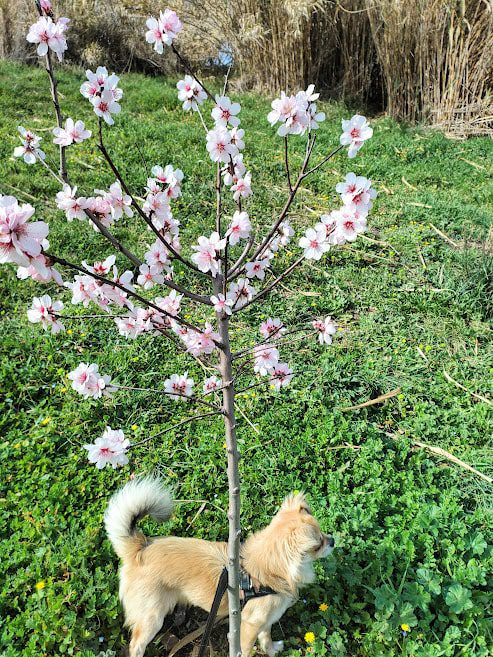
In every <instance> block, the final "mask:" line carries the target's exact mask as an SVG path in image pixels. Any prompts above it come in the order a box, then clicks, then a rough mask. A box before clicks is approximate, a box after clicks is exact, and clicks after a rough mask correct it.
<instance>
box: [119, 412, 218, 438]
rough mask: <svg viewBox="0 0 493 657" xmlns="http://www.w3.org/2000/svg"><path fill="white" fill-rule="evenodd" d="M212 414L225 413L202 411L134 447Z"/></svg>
mask: <svg viewBox="0 0 493 657" xmlns="http://www.w3.org/2000/svg"><path fill="white" fill-rule="evenodd" d="M211 415H224V412H223V411H222V410H220V411H211V412H210V413H201V414H199V415H193V416H192V417H187V418H185V419H184V420H182V421H181V422H177V423H176V424H173V425H172V426H171V427H167V428H166V429H163V430H162V431H158V433H155V434H153V435H152V436H148V437H147V438H144V440H139V441H138V442H137V443H134V444H133V445H132V447H137V446H138V445H143V444H144V443H147V442H149V441H150V440H153V439H154V438H158V437H159V436H162V435H163V434H165V433H168V431H173V429H178V427H181V426H182V425H184V424H187V423H188V422H193V421H194V420H200V419H202V418H203V417H209V416H211Z"/></svg>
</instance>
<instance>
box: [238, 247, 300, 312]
mask: <svg viewBox="0 0 493 657" xmlns="http://www.w3.org/2000/svg"><path fill="white" fill-rule="evenodd" d="M304 259H305V256H304V255H302V256H300V257H299V258H298V260H295V262H293V264H292V265H290V266H289V267H288V268H287V269H286V270H285V271H283V273H282V274H280V275H279V276H278V277H277V278H276V279H275V280H274V281H273V282H272V283H271V284H270V285H268V286H267V287H265V288H264V289H263V290H261V291H260V292H259V293H258V294H256V295H255V296H254V297H253V298H252V299H250V301H247V302H246V303H244V304H243V305H242V306H241V308H235V309H233V312H234V313H237V312H240V310H244V309H245V308H247V307H248V306H249V305H250V304H252V303H254V302H255V301H258V300H259V299H261V298H262V297H265V295H266V294H268V293H269V292H270V291H271V290H272V288H274V287H275V286H276V285H277V284H278V283H279V281H282V279H283V278H285V277H286V276H288V275H289V274H290V273H291V272H292V271H293V269H295V267H297V266H298V265H299V264H300V263H301V262H302V261H303V260H304Z"/></svg>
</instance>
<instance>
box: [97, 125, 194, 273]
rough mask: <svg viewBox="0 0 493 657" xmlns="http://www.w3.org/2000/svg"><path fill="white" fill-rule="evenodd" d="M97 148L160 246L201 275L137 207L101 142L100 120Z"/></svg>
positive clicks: (138, 206) (149, 217)
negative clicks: (162, 245)
mask: <svg viewBox="0 0 493 657" xmlns="http://www.w3.org/2000/svg"><path fill="white" fill-rule="evenodd" d="M98 148H99V150H100V151H101V153H102V155H103V157H104V159H105V160H106V162H107V163H108V165H109V167H110V169H111V170H112V172H113V173H114V174H115V176H116V178H117V180H118V181H119V182H120V184H121V186H122V189H123V191H124V192H125V194H127V195H128V196H130V199H131V201H132V206H133V207H134V208H135V210H136V211H137V213H138V214H139V215H140V216H141V217H142V219H143V220H144V221H145V222H146V224H147V225H148V226H149V228H150V229H151V230H152V232H153V233H154V234H155V235H156V237H157V238H158V239H159V240H160V242H161V243H162V244H164V246H165V247H166V249H168V251H169V252H170V253H171V254H172V255H173V256H174V257H175V258H176V259H177V260H179V261H180V262H182V263H183V264H184V265H186V266H187V267H189V268H190V269H193V270H194V271H195V272H198V273H199V274H203V272H201V271H200V269H199V268H198V267H196V266H195V265H194V264H193V263H192V262H190V261H188V260H185V258H183V257H182V256H181V255H180V254H179V253H178V251H177V250H176V249H175V248H174V247H173V245H172V244H170V242H168V240H167V239H166V238H165V237H163V235H161V233H160V232H159V230H158V229H157V228H156V226H155V225H154V222H153V221H152V218H151V216H148V215H146V213H145V212H144V210H143V209H142V208H141V207H140V205H139V204H138V203H137V201H136V200H135V198H134V196H133V194H132V192H131V191H130V188H129V187H128V185H127V184H126V182H125V180H124V179H123V177H122V175H121V174H120V171H119V170H118V167H117V166H116V164H115V163H114V162H113V160H112V158H111V156H110V154H109V153H108V151H107V149H106V146H105V145H104V142H103V130H102V120H101V119H99V144H98Z"/></svg>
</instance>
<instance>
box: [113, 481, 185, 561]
mask: <svg viewBox="0 0 493 657" xmlns="http://www.w3.org/2000/svg"><path fill="white" fill-rule="evenodd" d="M173 507H174V505H173V500H172V498H171V494H170V492H169V491H168V490H167V489H166V488H164V486H163V484H162V483H161V481H160V480H159V479H155V478H153V477H145V478H141V479H134V480H133V481H130V482H129V483H128V484H126V485H125V486H124V487H123V488H122V489H121V490H119V491H118V492H117V493H115V494H114V495H113V497H112V498H111V499H110V501H109V504H108V508H107V509H106V513H105V514H104V525H105V527H106V533H107V534H108V538H109V539H110V541H111V543H112V545H113V548H114V549H115V552H116V553H117V555H118V556H119V557H120V559H129V558H135V557H136V556H137V554H138V552H140V550H141V549H142V548H143V547H144V545H145V543H146V539H145V536H144V535H143V534H142V533H141V532H139V531H137V523H138V521H139V520H141V519H142V518H144V517H145V516H151V517H152V518H154V519H155V520H157V521H158V522H164V521H165V520H168V518H169V517H170V516H171V514H172V513H173Z"/></svg>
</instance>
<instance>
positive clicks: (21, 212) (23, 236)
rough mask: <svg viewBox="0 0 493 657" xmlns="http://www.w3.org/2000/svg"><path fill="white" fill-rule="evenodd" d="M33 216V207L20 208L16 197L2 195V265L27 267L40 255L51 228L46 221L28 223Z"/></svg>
mask: <svg viewBox="0 0 493 657" xmlns="http://www.w3.org/2000/svg"><path fill="white" fill-rule="evenodd" d="M33 214H34V208H33V206H32V205H29V204H28V203H25V204H23V205H22V206H20V205H19V204H18V202H17V199H16V198H15V197H14V196H2V195H0V263H3V262H15V263H16V264H18V265H21V266H23V267H27V266H29V264H30V260H31V258H35V257H37V256H39V255H40V253H41V247H42V242H43V240H44V239H45V238H46V237H47V235H48V230H49V228H48V224H46V223H45V222H44V221H33V222H30V223H28V219H30V218H31V217H32V215H33Z"/></svg>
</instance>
